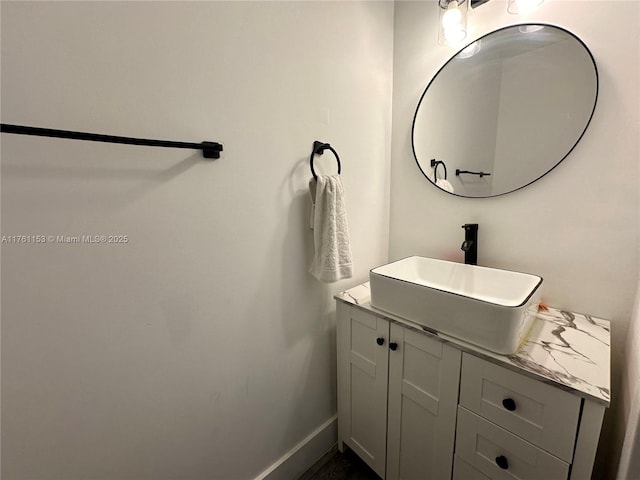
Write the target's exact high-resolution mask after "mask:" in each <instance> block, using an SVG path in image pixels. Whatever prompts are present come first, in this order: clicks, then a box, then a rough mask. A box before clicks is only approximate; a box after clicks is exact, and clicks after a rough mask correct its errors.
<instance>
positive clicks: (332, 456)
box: [298, 447, 380, 480]
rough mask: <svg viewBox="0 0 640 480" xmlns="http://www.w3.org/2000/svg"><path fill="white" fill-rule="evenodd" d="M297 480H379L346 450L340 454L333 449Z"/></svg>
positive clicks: (364, 464) (356, 457)
mask: <svg viewBox="0 0 640 480" xmlns="http://www.w3.org/2000/svg"><path fill="white" fill-rule="evenodd" d="M298 480H380V477H378V475H376V474H375V472H374V471H373V470H371V469H370V468H369V466H368V465H367V464H366V463H364V462H363V461H362V460H360V458H358V456H357V455H356V454H355V453H353V452H352V451H351V450H349V449H348V448H345V450H344V453H340V452H339V451H338V448H337V447H333V448H332V449H331V450H329V452H328V453H327V454H326V455H325V456H324V457H322V458H321V459H320V460H318V461H317V462H316V463H315V465H313V466H312V467H311V468H310V469H309V470H307V471H306V472H305V473H304V474H303V475H302V476H301V477H300V478H299V479H298Z"/></svg>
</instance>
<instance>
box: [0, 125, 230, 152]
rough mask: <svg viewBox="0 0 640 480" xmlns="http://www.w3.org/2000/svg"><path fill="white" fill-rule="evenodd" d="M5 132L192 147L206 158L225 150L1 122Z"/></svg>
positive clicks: (209, 144)
mask: <svg viewBox="0 0 640 480" xmlns="http://www.w3.org/2000/svg"><path fill="white" fill-rule="evenodd" d="M0 131H1V132H3V133H16V134H18V135H36V136H40V137H55V138H70V139H72V140H89V141H92V142H107V143H123V144H126V145H143V146H147V147H169V148H191V149H195V150H202V155H203V156H204V157H205V158H220V152H221V151H222V150H223V147H222V145H221V144H219V143H217V142H201V143H189V142H173V141H170V140H148V139H145V138H131V137H116V136H114V135H100V134H97V133H85V132H71V131H68V130H54V129H52V128H38V127H25V126H23V125H9V124H6V123H2V124H0Z"/></svg>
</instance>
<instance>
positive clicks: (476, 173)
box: [456, 168, 491, 178]
mask: <svg viewBox="0 0 640 480" xmlns="http://www.w3.org/2000/svg"><path fill="white" fill-rule="evenodd" d="M461 173H468V174H469V175H479V176H480V178H482V177H489V176H491V174H490V173H487V172H470V171H469V170H460V169H459V168H456V177H457V176H459V175H460V174H461Z"/></svg>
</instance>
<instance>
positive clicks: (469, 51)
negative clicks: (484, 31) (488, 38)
mask: <svg viewBox="0 0 640 480" xmlns="http://www.w3.org/2000/svg"><path fill="white" fill-rule="evenodd" d="M480 48H481V40H476V41H475V42H473V43H472V44H470V45H468V46H467V47H465V48H463V49H462V50H460V53H459V54H458V55H456V57H457V58H469V57H473V56H474V55H475V54H476V53H478V52H479V51H480Z"/></svg>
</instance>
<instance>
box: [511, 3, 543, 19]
mask: <svg viewBox="0 0 640 480" xmlns="http://www.w3.org/2000/svg"><path fill="white" fill-rule="evenodd" d="M542 2H544V0H509V4H508V5H507V12H509V13H512V14H514V15H517V14H519V13H529V12H532V11H533V10H535V9H536V8H538V7H539V6H540V5H542Z"/></svg>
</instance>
